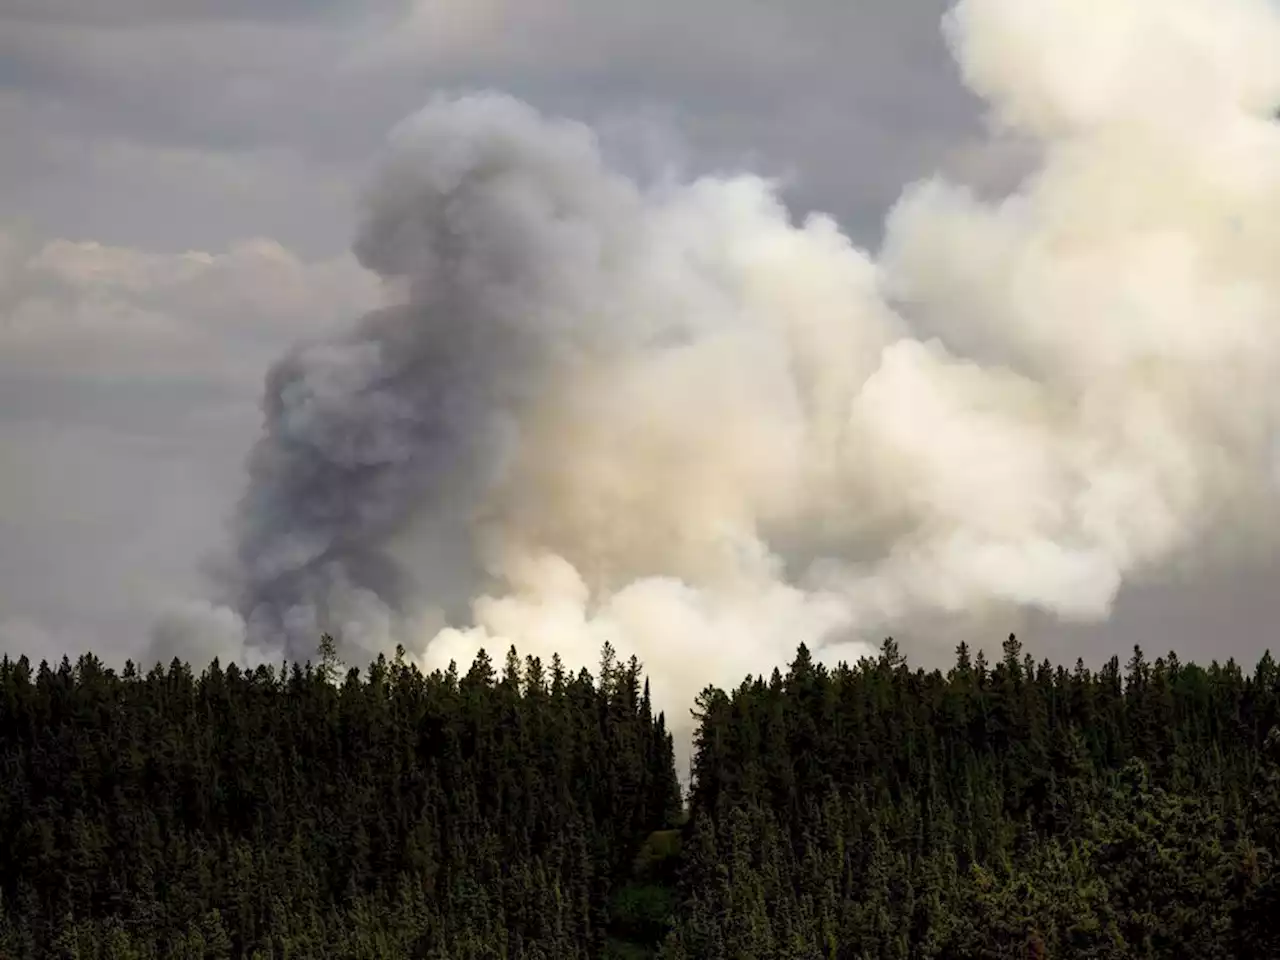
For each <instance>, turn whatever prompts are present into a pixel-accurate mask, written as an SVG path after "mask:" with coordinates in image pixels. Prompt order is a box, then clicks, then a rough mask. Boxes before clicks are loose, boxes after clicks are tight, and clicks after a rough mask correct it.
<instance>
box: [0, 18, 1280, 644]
mask: <svg viewBox="0 0 1280 960" xmlns="http://www.w3.org/2000/svg"><path fill="white" fill-rule="evenodd" d="M944 8H945V3H944V2H942V0H865V2H861V3H858V4H850V3H846V2H837V0H797V2H795V3H792V4H788V5H785V10H784V5H781V4H778V3H773V2H764V0H733V2H730V0H684V2H682V3H680V4H678V5H677V4H674V3H671V2H670V0H654V2H652V3H647V4H626V5H621V4H618V5H615V4H602V3H599V2H598V0H521V2H516V0H432V2H418V3H406V2H401V0H366V2H363V3H351V2H344V0H307V2H303V0H255V2H252V3H250V2H248V0H217V2H215V0H7V2H6V3H5V4H3V5H0V129H3V130H4V131H5V136H4V147H3V149H0V650H3V651H4V652H8V653H11V654H17V653H26V654H28V655H31V656H33V657H38V658H39V657H48V658H50V659H53V658H55V657H59V656H61V655H62V654H63V653H68V654H71V655H73V656H74V655H75V654H77V653H79V652H82V651H85V650H92V651H93V652H95V653H97V654H98V655H99V656H102V657H104V658H106V659H108V660H112V661H120V660H122V659H123V658H125V657H145V656H146V655H147V653H148V651H149V650H151V647H150V640H149V636H150V630H151V625H152V624H153V623H154V622H155V620H156V617H157V616H158V615H160V614H162V613H163V612H164V610H165V609H166V605H168V604H170V603H172V602H173V599H174V598H175V597H181V596H189V595H198V594H199V593H200V591H201V589H202V587H201V585H202V583H203V577H204V575H205V564H206V562H207V559H208V551H209V550H210V549H211V548H213V547H215V546H216V545H217V544H218V543H219V542H220V541H221V540H223V539H225V531H224V526H225V523H226V520H227V517H228V516H229V515H230V513H231V511H232V509H233V508H234V505H235V503H236V499H237V497H238V496H239V495H240V492H241V490H242V488H243V476H244V458H245V455H246V453H247V451H248V449H249V447H250V446H251V444H252V443H253V441H254V439H255V437H256V436H257V434H258V432H259V429H260V423H261V413H260V410H259V398H260V395H261V393H262V380H263V376H264V374H265V372H266V370H267V369H268V367H269V366H270V364H271V363H272V361H273V360H274V359H276V358H277V357H278V356H279V355H280V354H281V353H282V352H283V351H284V350H286V349H287V348H288V347H289V345H290V344H292V343H294V342H295V341H297V340H298V339H299V338H302V337H313V336H315V335H318V334H321V333H323V332H325V331H327V330H331V329H336V328H338V327H340V326H341V325H342V324H343V323H344V322H347V321H349V320H350V319H351V318H352V317H354V316H356V315H358V314H360V313H361V312H363V311H364V310H365V309H366V308H368V307H369V306H370V305H372V304H373V303H374V302H375V301H376V299H377V296H378V290H377V283H376V279H375V278H374V277H373V276H372V275H371V274H369V273H367V272H366V271H365V270H363V269H362V268H361V267H360V266H358V265H357V263H356V262H355V260H354V258H353V257H352V255H351V253H350V252H349V249H350V245H351V242H352V237H353V234H354V223H355V211H356V202H357V198H358V196H359V191H360V188H361V186H362V185H363V183H364V182H365V181H366V180H367V178H368V176H369V171H370V169H371V166H372V164H373V163H374V162H375V160H376V158H377V156H378V154H379V151H380V150H382V148H383V146H384V144H385V141H386V137H387V134H388V131H389V130H390V129H391V128H392V127H393V126H394V125H395V124H396V123H397V121H399V120H400V119H402V118H403V117H405V116H406V115H408V114H410V113H412V112H413V111H415V110H416V109H418V108H419V107H421V106H422V105H423V104H424V103H426V102H427V101H428V100H429V99H430V98H431V97H432V96H433V95H434V94H437V93H439V92H442V91H443V92H450V91H467V90H489V89H493V90H501V91H504V92H506V93H509V94H511V95H513V96H516V97H518V98H520V99H522V100H524V101H527V102H528V103H530V104H532V105H533V106H535V107H536V108H538V109H540V110H543V111H548V112H551V113H557V114H565V115H569V116H572V117H574V118H576V119H581V120H584V121H587V122H588V123H590V124H591V125H592V126H593V127H594V128H595V129H596V131H597V132H598V134H599V136H600V138H601V141H602V144H603V148H604V150H605V153H606V155H607V156H608V158H609V159H610V160H611V162H612V163H613V164H614V165H616V166H618V167H620V168H621V169H623V170H625V171H627V172H629V173H631V174H633V175H634V176H636V177H638V178H641V179H644V178H656V177H660V176H664V175H669V174H672V173H675V174H677V175H679V176H682V177H688V176H691V175H696V174H700V173H708V172H725V171H740V170H750V171H752V172H755V173H761V174H765V175H768V176H773V177H777V178H780V179H781V181H782V183H783V185H784V187H783V195H784V197H785V199H786V200H787V202H788V205H789V207H790V208H791V210H792V211H793V212H794V213H795V214H797V215H800V214H803V213H804V212H806V211H809V210H815V209H816V210H822V211H826V212H828V213H830V214H832V215H833V216H835V217H836V218H837V219H838V221H839V222H840V224H841V226H842V227H843V229H844V230H845V231H846V232H847V233H848V234H849V235H850V236H851V237H853V238H854V239H855V240H856V241H857V242H859V243H864V244H867V245H874V244H875V243H877V242H878V240H879V237H880V233H881V221H882V218H883V217H884V215H885V214H886V212H887V211H888V209H889V208H890V206H891V205H892V204H893V202H894V201H895V200H896V199H897V197H898V195H899V194H900V192H901V190H902V188H903V185H904V184H906V183H909V182H910V181H912V180H914V179H916V178H919V177H923V176H926V175H927V174H929V173H930V172H931V171H934V170H938V169H942V170H946V171H947V172H948V173H949V174H950V175H951V176H953V177H955V178H957V179H960V180H963V181H965V182H968V183H971V184H973V185H974V186H975V187H977V188H979V189H980V190H983V191H989V192H998V191H1000V190H1002V189H1005V188H1007V187H1009V186H1010V185H1011V184H1012V183H1013V182H1014V180H1015V178H1016V176H1017V175H1018V172H1019V171H1020V170H1021V169H1022V165H1023V164H1024V162H1025V157H1024V154H1023V152H1022V149H1021V148H1020V147H1019V145H1018V144H1016V143H1008V142H1004V141H1001V140H999V139H997V140H995V141H994V142H993V141H990V140H987V139H984V138H983V136H982V134H983V130H984V127H983V114H982V108H981V105H980V104H979V102H978V101H977V100H976V99H975V98H974V97H973V96H972V95H971V94H969V93H968V92H966V91H965V90H964V89H963V88H962V86H961V84H960V82H959V78H958V75H957V69H956V66H955V64H954V62H953V61H952V59H951V57H950V56H949V55H948V52H947V49H946V46H945V43H944V41H943V37H942V33H941V31H940V30H939V21H940V18H941V16H942V14H943V12H944ZM1271 582H1272V570H1271V569H1270V568H1269V567H1268V566H1267V565H1266V564H1260V563H1252V564H1249V565H1247V566H1240V565H1236V566H1227V567H1225V568H1218V570H1217V572H1215V573H1213V574H1212V575H1208V574H1203V573H1200V572H1198V571H1193V572H1191V573H1188V574H1187V575H1186V578H1184V579H1182V580H1178V579H1177V578H1176V577H1172V578H1171V577H1169V576H1166V578H1165V582H1161V583H1154V584H1150V585H1146V586H1130V587H1127V588H1126V589H1125V591H1124V592H1123V593H1122V595H1121V598H1120V601H1119V603H1118V605H1117V608H1116V611H1115V614H1114V616H1113V617H1112V619H1111V620H1110V621H1109V622H1107V623H1103V624H1093V625H1087V626H1073V627H1066V626H1063V625H1060V624H1054V623H1051V622H1050V621H1049V620H1048V619H1047V618H1031V619H1029V620H1024V621H1022V622H1019V623H1018V624H1017V626H1018V628H1019V629H1020V630H1023V631H1024V639H1026V641H1027V643H1028V645H1029V646H1030V647H1031V648H1032V649H1033V650H1038V651H1043V652H1045V653H1047V654H1049V655H1051V656H1055V657H1058V658H1064V659H1072V660H1073V659H1074V658H1075V656H1076V655H1080V656H1084V657H1086V659H1089V660H1097V659H1099V658H1101V657H1105V656H1109V655H1111V654H1112V653H1115V654H1119V655H1121V657H1122V659H1124V658H1125V657H1126V656H1127V653H1128V651H1129V649H1130V648H1131V647H1132V646H1133V644H1135V643H1141V644H1142V645H1143V646H1144V647H1145V648H1147V649H1149V650H1152V651H1156V652H1159V651H1163V650H1168V649H1176V650H1178V652H1179V653H1180V654H1181V655H1184V656H1194V657H1198V658H1201V659H1208V658H1211V657H1220V658H1221V657H1226V656H1231V655H1234V656H1238V657H1242V658H1244V659H1246V660H1252V659H1254V658H1256V656H1257V655H1258V654H1259V653H1260V652H1261V650H1262V649H1263V648H1264V647H1265V646H1267V644H1268V640H1267V637H1266V633H1267V627H1268V625H1269V623H1270V621H1271V618H1272V616H1273V615H1274V614H1275V613H1276V612H1280V602H1277V601H1276V600H1275V599H1273V591H1272V589H1271ZM992 639H993V641H994V642H995V643H996V644H998V641H999V638H998V637H993V638H992ZM192 642H193V643H194V644H195V648H194V649H192V650H191V651H190V652H191V655H192V656H193V657H195V658H196V659H200V658H201V657H204V656H205V655H207V654H209V653H210V651H209V650H207V649H204V648H202V647H200V646H199V644H198V642H197V641H192ZM933 646H936V645H933ZM908 650H910V647H908Z"/></svg>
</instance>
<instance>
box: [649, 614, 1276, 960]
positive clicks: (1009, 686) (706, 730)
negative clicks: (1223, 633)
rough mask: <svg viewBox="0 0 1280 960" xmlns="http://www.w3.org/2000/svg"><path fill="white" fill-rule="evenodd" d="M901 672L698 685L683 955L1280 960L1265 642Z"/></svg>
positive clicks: (708, 959) (802, 664)
mask: <svg viewBox="0 0 1280 960" xmlns="http://www.w3.org/2000/svg"><path fill="white" fill-rule="evenodd" d="M1003 654H1004V655H1003V657H1002V658H1001V660H1000V662H999V663H997V664H996V665H995V667H994V668H988V667H987V665H986V663H985V662H984V660H983V659H982V658H981V656H979V657H978V658H974V659H971V658H970V655H969V651H968V650H967V649H966V648H965V647H963V646H962V647H961V648H960V649H959V650H958V651H957V661H956V666H955V667H954V669H952V670H951V671H950V672H949V673H948V674H946V675H943V674H941V673H939V672H933V673H926V672H924V671H922V670H911V669H909V668H908V666H907V665H906V663H905V662H904V661H903V660H902V658H901V656H900V655H899V653H898V651H897V648H896V646H895V645H894V644H893V643H892V641H890V642H888V643H886V645H885V648H884V651H883V653H882V655H881V656H880V657H879V658H878V659H876V660H866V661H863V662H861V663H859V664H858V665H857V666H856V667H850V666H847V665H843V664H842V665H840V666H839V667H836V668H835V669H832V670H828V669H826V668H824V667H822V666H819V665H816V664H815V663H814V662H813V660H812V658H811V657H810V655H809V653H808V651H806V650H805V649H804V648H803V647H802V648H801V649H800V651H799V653H798V655H797V657H796V660H795V662H794V663H793V664H792V665H791V668H790V670H789V672H788V673H787V675H786V676H782V675H780V674H778V673H776V672H775V674H774V676H773V678H772V679H771V680H770V681H768V682H766V681H764V680H763V679H755V680H748V681H747V682H745V683H744V684H743V685H742V686H741V687H739V688H738V689H737V690H735V691H733V692H732V693H728V694H726V693H724V692H721V691H718V690H707V691H705V692H704V693H703V695H702V696H701V697H700V698H699V701H698V714H699V716H700V718H701V726H700V728H699V731H698V738H697V745H696V747H697V751H696V757H695V783H694V789H693V819H692V821H691V825H690V826H689V827H688V828H687V835H686V837H685V841H684V842H685V850H686V852H687V854H686V856H685V857H684V863H683V875H682V878H681V910H680V913H679V915H678V919H677V922H676V924H675V929H674V930H673V931H672V933H671V934H670V935H669V937H668V938H667V940H666V942H665V944H664V947H663V956H664V957H666V958H667V960H676V958H690V960H693V958H697V960H714V958H726V960H727V958H735V960H736V958H744V957H754V958H766V957H767V958H783V957H786V958H791V957H797V958H798V957H805V958H809V957H812V958H833V957H834V958H845V957H848V958H869V957H883V958H921V960H923V958H955V960H961V958H963V960H970V958H1029V957H1064V958H1065V957H1071V958H1075V957H1083V958H1117V960H1118V958H1130V957H1150V958H1188V960H1191V958H1204V960H1211V958H1222V960H1227V958H1244V957H1257V958H1261V957H1272V958H1274V957H1277V956H1280V894H1278V893H1277V890H1278V889H1280V887H1278V885H1277V881H1276V876H1275V873H1274V872H1273V864H1274V863H1275V862H1276V857H1277V854H1280V849H1278V848H1277V844H1278V843H1280V816H1278V814H1280V767H1278V766H1277V761H1280V730H1277V726H1276V725H1277V722H1278V721H1280V683H1278V677H1277V670H1276V667H1275V665H1274V663H1273V662H1272V660H1271V658H1270V656H1266V657H1264V658H1263V660H1262V661H1261V662H1260V663H1259V665H1258V667H1257V670H1256V671H1255V672H1254V674H1253V676H1246V675H1244V674H1243V673H1242V671H1241V670H1240V669H1239V668H1238V667H1237V666H1236V665H1235V664H1234V663H1228V664H1226V665H1225V666H1223V665H1219V664H1216V663H1215V664H1213V665H1212V666H1210V667H1209V668H1208V669H1202V668H1200V667H1196V666H1184V665H1182V664H1180V663H1179V662H1178V659H1177V658H1176V657H1175V656H1172V655H1171V656H1170V657H1168V658H1166V659H1160V660H1157V661H1156V662H1155V663H1153V664H1152V663H1148V662H1147V661H1146V660H1145V658H1144V657H1143V655H1142V653H1141V651H1138V650H1135V651H1134V656H1133V658H1132V659H1131V661H1130V663H1129V665H1128V667H1127V669H1126V670H1125V671H1124V672H1123V673H1122V671H1121V670H1120V667H1119V664H1118V662H1117V661H1115V660H1112V661H1111V662H1110V663H1109V664H1107V665H1106V666H1105V667H1104V668H1103V669H1102V670H1101V671H1100V672H1098V673H1092V672H1090V671H1087V670H1085V669H1084V667H1083V666H1082V665H1077V667H1076V669H1075V670H1074V671H1070V672H1069V671H1067V670H1064V669H1061V668H1058V669H1054V668H1053V667H1051V666H1050V665H1049V664H1048V663H1041V664H1037V663H1035V662H1034V661H1033V660H1032V659H1031V658H1030V657H1027V656H1025V655H1024V654H1023V652H1022V649H1021V647H1020V645H1019V644H1018V642H1017V640H1016V639H1015V638H1013V637H1012V636H1011V637H1010V638H1009V639H1008V641H1007V642H1006V643H1005V646H1004V651H1003Z"/></svg>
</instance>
